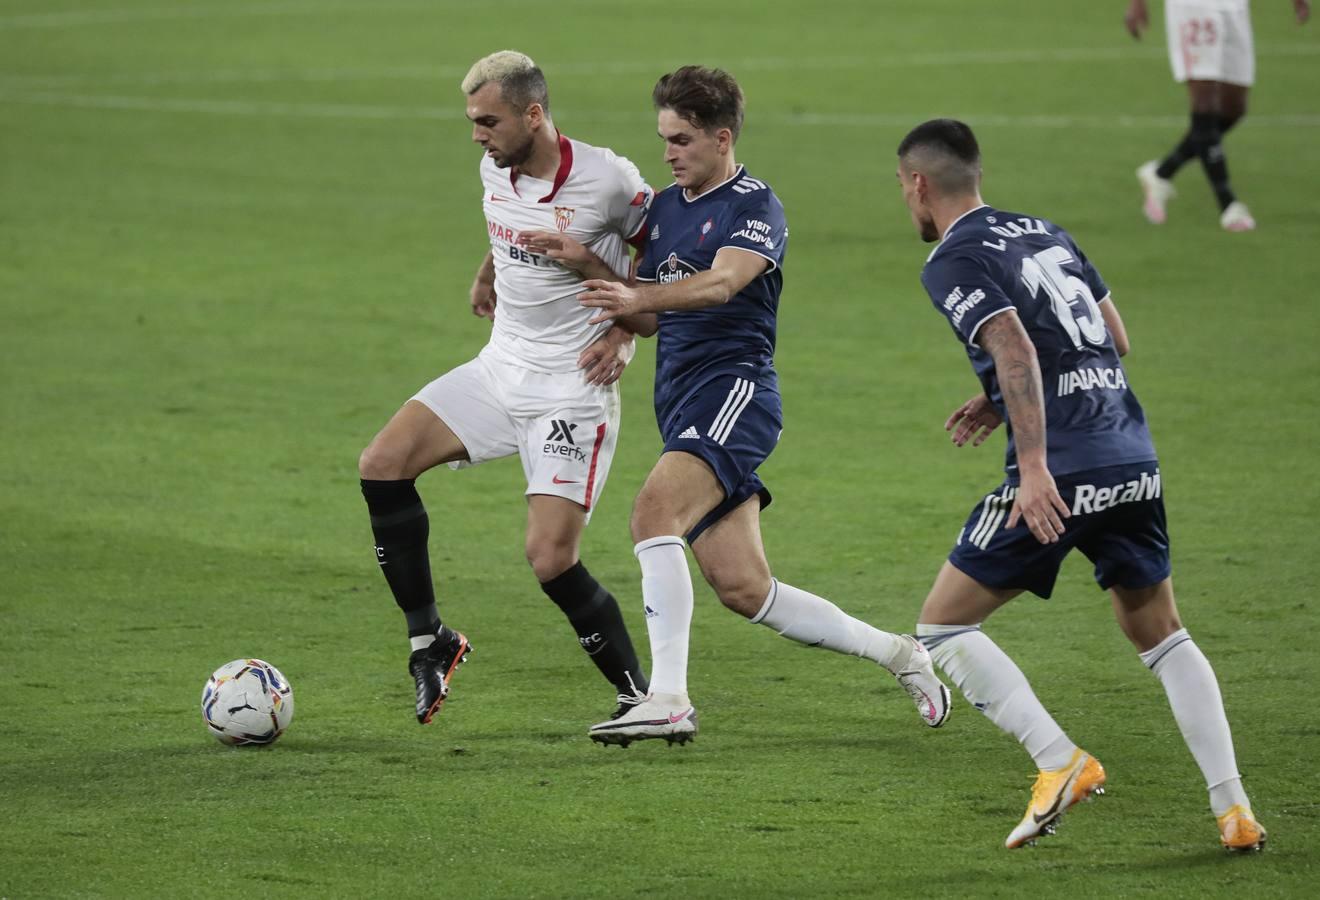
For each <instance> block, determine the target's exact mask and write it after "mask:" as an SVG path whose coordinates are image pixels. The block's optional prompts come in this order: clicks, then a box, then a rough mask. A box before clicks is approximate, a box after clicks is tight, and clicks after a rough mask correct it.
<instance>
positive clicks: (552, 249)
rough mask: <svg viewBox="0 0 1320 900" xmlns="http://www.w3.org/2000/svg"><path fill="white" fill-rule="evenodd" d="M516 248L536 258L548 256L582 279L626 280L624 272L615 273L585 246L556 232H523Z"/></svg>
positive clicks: (519, 235)
mask: <svg viewBox="0 0 1320 900" xmlns="http://www.w3.org/2000/svg"><path fill="white" fill-rule="evenodd" d="M518 246H520V247H522V248H523V249H525V250H527V252H529V253H535V254H537V255H538V256H548V257H549V258H550V259H553V260H554V261H555V262H557V263H559V264H560V265H561V266H564V267H565V268H568V269H572V270H573V271H575V272H578V273H580V274H581V275H582V277H583V278H603V279H607V280H608V279H614V278H626V277H627V274H628V273H626V272H615V271H614V270H613V269H611V268H610V267H609V266H607V265H606V264H605V260H603V259H601V258H600V257H599V256H597V255H596V254H595V253H593V252H592V251H591V250H590V249H589V248H588V247H587V246H586V245H585V244H583V243H582V242H581V241H578V240H576V239H574V238H571V237H569V236H568V235H566V234H560V233H559V232H557V231H523V232H520V233H519V234H518Z"/></svg>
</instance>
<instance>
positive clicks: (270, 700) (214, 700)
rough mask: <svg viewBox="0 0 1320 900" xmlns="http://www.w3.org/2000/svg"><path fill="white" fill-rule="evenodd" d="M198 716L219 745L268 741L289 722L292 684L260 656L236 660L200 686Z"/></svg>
mask: <svg viewBox="0 0 1320 900" xmlns="http://www.w3.org/2000/svg"><path fill="white" fill-rule="evenodd" d="M202 719H203V721H205V722H206V729H207V730H208V731H209V732H211V734H212V736H214V737H215V739H216V740H217V741H219V742H220V743H222V744H269V743H271V742H273V741H274V740H275V739H276V738H277V737H279V736H280V735H281V734H283V733H284V729H286V728H288V727H289V723H290V722H291V721H293V686H292V685H290V684H289V680H288V679H287V678H285V677H284V676H283V675H281V674H280V670H279V669H277V668H275V667H274V666H272V665H271V664H270V663H268V662H264V661H262V660H260V659H236V660H234V661H233V662H231V663H225V664H224V665H223V666H221V667H220V668H218V669H216V670H215V672H214V673H212V675H211V677H210V678H209V679H207V681H206V687H204V688H202Z"/></svg>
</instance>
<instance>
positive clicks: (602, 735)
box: [587, 694, 697, 747]
mask: <svg viewBox="0 0 1320 900" xmlns="http://www.w3.org/2000/svg"><path fill="white" fill-rule="evenodd" d="M696 733H697V711H696V710H695V709H694V708H693V707H692V703H691V701H689V700H688V698H687V695H686V694H647V696H646V699H645V700H643V701H642V702H641V703H638V704H636V705H635V706H633V707H632V708H631V709H629V710H628V711H627V712H624V713H623V714H622V715H617V714H616V716H615V717H613V718H610V719H606V720H605V721H604V722H597V723H596V724H595V725H592V726H591V729H590V730H589V731H588V732H587V735H588V737H590V738H591V739H592V740H593V741H595V742H597V743H598V744H618V745H619V746H620V747H627V746H628V745H629V744H631V743H632V742H633V741H645V740H650V739H652V738H664V739H665V740H666V741H668V742H669V743H671V744H686V743H687V742H688V741H690V740H692V738H693V736H694V735H695V734H696Z"/></svg>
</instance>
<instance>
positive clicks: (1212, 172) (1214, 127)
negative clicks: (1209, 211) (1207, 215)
mask: <svg viewBox="0 0 1320 900" xmlns="http://www.w3.org/2000/svg"><path fill="white" fill-rule="evenodd" d="M1192 132H1193V133H1194V134H1195V135H1196V155H1197V156H1199V157H1201V168H1202V169H1204V170H1205V177H1206V178H1208V179H1210V187H1211V189H1212V190H1214V192H1215V199H1216V200H1217V201H1218V202H1219V208H1220V210H1224V209H1227V208H1228V205H1229V204H1230V203H1232V202H1233V201H1234V200H1236V199H1237V197H1235V196H1234V195H1233V189H1232V188H1231V187H1229V184H1228V160H1227V159H1225V158H1224V145H1223V143H1222V140H1221V139H1222V137H1223V135H1222V133H1221V132H1220V130H1219V115H1218V114H1217V113H1193V114H1192Z"/></svg>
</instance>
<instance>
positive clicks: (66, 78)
mask: <svg viewBox="0 0 1320 900" xmlns="http://www.w3.org/2000/svg"><path fill="white" fill-rule="evenodd" d="M2 21H3V20H0V22H2ZM0 27H3V26H0ZM1164 53H1165V51H1164V50H1163V49H1162V48H1155V47H1150V46H1137V45H1132V46H1124V47H1065V48H1060V49H1057V50H1047V49H1041V48H1027V49H1021V50H971V51H948V52H938V53H900V54H894V55H889V56H881V57H878V58H877V57H874V56H832V57H804V58H793V59H789V58H786V57H774V56H770V57H765V56H762V57H748V58H745V59H731V60H717V62H719V63H720V64H721V65H723V66H724V67H725V68H727V69H729V70H730V71H733V72H735V73H737V72H749V71H779V70H781V69H785V68H792V69H795V70H801V69H812V70H817V71H829V70H834V69H868V68H871V69H875V68H880V69H895V68H901V69H906V68H914V67H920V66H937V67H948V66H958V65H1024V64H1026V65H1030V64H1036V63H1051V62H1054V63H1090V62H1121V61H1124V60H1141V59H1150V60H1155V59H1163V58H1164ZM1256 55H1257V56H1258V57H1267V58H1268V57H1293V56H1320V44H1314V43H1312V44H1274V45H1264V46H1261V47H1258V48H1256ZM668 65H669V63H666V62H660V61H646V60H635V59H633V60H620V61H616V62H602V61H599V60H597V61H593V62H569V63H554V62H547V63H544V65H543V68H544V69H545V71H546V72H548V73H550V75H551V76H552V77H555V78H559V77H600V76H603V75H630V74H647V73H655V72H660V71H662V70H664V69H665V68H666V67H667V66H668ZM467 70H468V66H467V65H458V66H433V65H414V66H382V67H375V68H362V67H350V68H343V67H320V68H307V69H260V68H257V69H252V68H248V69H216V70H212V71H201V72H142V73H123V74H113V73H110V74H102V75H96V74H65V75H5V74H2V73H0V83H9V84H11V85H12V86H15V87H58V86H62V85H77V84H95V85H103V84H120V85H139V86H144V85H145V86H150V85H162V84H243V83H252V84H269V83H277V82H300V81H302V82H335V81H373V80H386V79H389V80H411V81H437V82H443V81H446V80H453V81H457V80H458V79H460V78H462V77H463V76H464V75H465V74H467Z"/></svg>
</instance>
